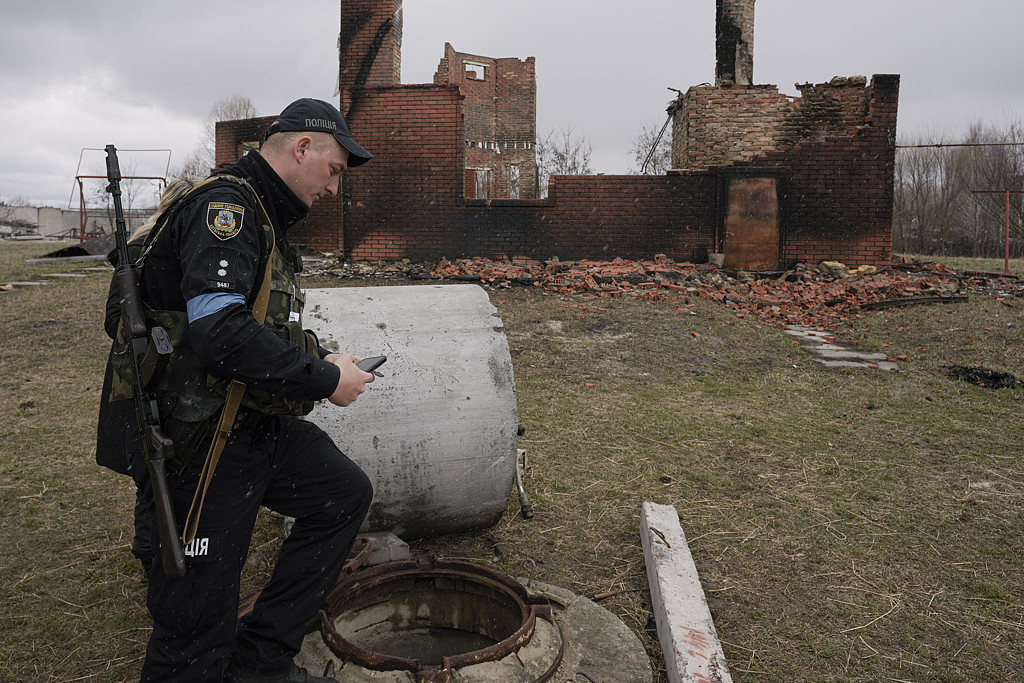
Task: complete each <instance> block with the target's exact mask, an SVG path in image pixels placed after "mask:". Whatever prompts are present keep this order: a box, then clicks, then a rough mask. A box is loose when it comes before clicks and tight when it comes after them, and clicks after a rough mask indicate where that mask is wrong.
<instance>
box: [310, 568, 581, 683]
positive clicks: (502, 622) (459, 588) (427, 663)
mask: <svg viewBox="0 0 1024 683" xmlns="http://www.w3.org/2000/svg"><path fill="white" fill-rule="evenodd" d="M320 634H321V636H322V637H323V641H324V643H325V644H326V646H327V648H328V649H329V650H330V653H331V654H333V655H334V657H333V658H331V660H332V661H329V662H328V663H327V665H326V666H325V669H326V673H327V674H328V675H335V676H338V677H339V678H340V679H341V680H360V677H358V676H359V675H358V673H357V670H358V668H362V669H365V670H368V672H369V671H372V672H393V673H394V674H395V675H396V676H395V677H389V678H386V679H385V680H395V681H417V682H424V683H426V682H430V683H447V682H449V681H460V680H471V679H472V677H473V673H474V672H473V671H472V669H473V668H474V667H478V666H480V665H486V664H487V663H497V662H502V660H505V662H504V664H505V665H506V666H507V665H508V664H509V662H508V660H509V656H510V655H513V654H514V655H516V656H515V657H514V658H512V659H514V660H515V662H516V663H517V664H518V666H519V668H520V669H521V671H520V672H518V673H519V674H521V675H514V678H506V679H505V680H522V681H545V680H548V679H549V678H550V677H551V676H552V675H553V674H554V673H555V671H556V670H557V668H558V665H559V663H560V662H561V659H562V649H563V643H562V637H561V634H560V633H559V627H558V625H557V624H556V623H555V621H554V619H553V618H552V610H551V605H550V603H549V602H548V600H547V598H545V597H543V596H539V595H531V594H530V593H529V591H527V590H526V588H525V587H524V586H523V585H522V584H520V583H518V582H517V581H515V580H514V579H512V578H510V577H508V576H505V575H503V574H500V573H498V572H495V571H492V570H490V569H488V568H486V567H481V566H478V565H474V564H470V563H468V562H442V561H436V560H434V559H432V558H429V557H420V558H417V559H415V560H409V561H407V562H393V563H389V564H384V565H379V566H378V567H374V568H371V569H367V570H363V571H359V572H357V573H355V574H353V575H352V576H350V577H348V578H347V579H345V580H343V581H342V582H341V583H339V584H338V585H337V586H335V588H334V590H333V591H331V594H330V595H329V596H328V598H327V601H326V602H325V606H324V610H323V611H322V612H321V613H320ZM335 659H336V660H337V661H334V660H335ZM339 662H340V666H339V665H338V663H339ZM332 664H333V665H334V666H332ZM342 668H343V669H344V674H345V675H344V676H341V672H340V671H339V670H338V669H342ZM483 668H487V667H486V666H484V667H483ZM331 669H335V670H334V671H332V670H331ZM353 669H357V670H353ZM368 672H367V673H368ZM467 676H469V678H467ZM373 679H375V680H380V677H379V675H378V676H374V677H373ZM494 680H499V679H494Z"/></svg>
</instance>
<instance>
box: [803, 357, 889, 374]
mask: <svg viewBox="0 0 1024 683" xmlns="http://www.w3.org/2000/svg"><path fill="white" fill-rule="evenodd" d="M814 360H816V361H818V362H819V363H821V364H822V365H824V366H825V367H828V368H870V369H872V370H875V369H877V370H890V371H893V372H896V371H899V369H900V366H899V365H897V364H896V363H892V362H890V361H878V362H875V361H854V360H825V359H823V358H815V359H814ZM872 366H874V367H872Z"/></svg>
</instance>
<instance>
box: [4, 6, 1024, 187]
mask: <svg viewBox="0 0 1024 683" xmlns="http://www.w3.org/2000/svg"><path fill="white" fill-rule="evenodd" d="M404 15H405V16H404V39H403V50H402V61H403V81H404V82H407V83H422V82H430V81H431V80H432V78H433V73H434V70H435V68H436V67H437V63H438V60H439V59H440V57H441V55H442V53H443V49H444V43H445V42H446V41H447V42H450V43H452V45H454V46H455V48H456V49H457V50H460V51H463V52H471V53H474V52H475V53H480V54H484V55H487V56H494V57H527V56H534V57H536V58H537V82H538V127H539V129H540V130H541V131H545V130H548V129H552V128H556V127H558V126H562V125H566V124H571V125H572V127H573V128H574V129H575V130H576V131H577V132H579V133H581V134H583V135H585V136H586V137H587V138H589V140H590V141H591V143H592V144H593V148H594V155H593V161H594V166H595V168H596V170H598V171H600V172H607V173H615V172H624V171H625V170H626V168H627V167H628V164H629V159H628V149H629V146H630V140H631V138H632V136H633V135H635V133H636V132H637V131H638V129H639V128H640V125H641V124H642V123H644V122H648V123H651V122H655V123H659V124H660V123H661V122H663V121H664V117H665V112H664V108H665V105H666V104H667V103H668V101H669V100H670V99H671V98H672V93H671V92H670V91H669V90H667V87H669V86H671V87H674V88H679V89H683V90H685V89H686V88H687V87H689V86H691V85H696V84H698V83H702V82H706V81H710V80H712V79H713V76H714V30H715V27H714V18H715V16H714V15H715V10H714V2H713V1H712V0H702V1H701V2H678V0H638V1H637V2H634V3H632V4H628V3H627V4H624V3H621V2H615V3H611V2H605V1H604V0H589V1H587V0H558V1H557V2H555V1H552V0H544V1H540V0H517V2H515V3H512V2H502V1H500V0H499V1H497V2H486V3H481V2H479V1H476V2H470V1H469V0H406V2H405V9H404ZM338 17H339V0H306V1H304V2H302V3H293V4H285V3H282V2H279V0H248V1H243V0H221V1H220V2H209V1H206V2H198V1H196V0H183V1H181V2H176V3H149V2H138V1H130V0H101V1H96V2H74V3H68V2H57V1H55V0H13V1H11V0H8V1H7V2H5V3H4V12H3V21H2V23H0V98H2V101H3V106H2V107H0V127H2V130H4V131H5V140H7V141H8V142H7V144H6V145H5V153H4V155H3V156H2V157H0V195H3V196H5V197H13V196H23V197H27V198H29V199H33V200H37V201H43V202H49V203H56V204H62V203H64V204H66V203H67V197H68V195H69V193H70V191H71V189H72V185H73V182H74V174H75V168H76V166H77V163H78V158H79V155H80V153H81V149H82V148H83V147H102V146H103V145H104V144H107V143H111V142H112V143H114V144H117V145H118V146H119V147H123V148H171V150H172V154H173V157H174V158H175V159H178V160H180V159H181V158H183V157H184V155H186V154H187V153H188V152H190V151H191V149H192V148H193V147H194V146H195V144H196V143H197V141H198V132H199V124H200V122H201V121H202V119H203V117H204V116H205V115H206V113H207V111H209V108H210V106H211V105H212V104H213V102H215V101H216V100H217V99H219V98H221V97H225V96H230V95H232V94H240V95H244V96H247V97H249V98H250V99H251V100H252V101H253V102H254V104H255V105H256V107H257V108H258V109H259V110H260V111H261V112H263V113H265V114H268V115H269V114H273V113H276V112H277V111H279V110H280V109H281V107H283V106H284V105H285V104H287V103H288V102H289V101H291V100H292V99H294V98H295V97H300V96H313V97H319V98H322V99H328V100H333V99H334V87H335V79H336V75H337V52H336V48H335V45H336V40H337V34H338ZM756 22H757V23H756V30H755V40H754V47H755V53H754V76H755V80H756V81H757V82H759V83H775V84H778V85H779V87H780V89H781V90H782V91H783V92H787V93H790V94H795V93H796V91H795V89H794V88H793V83H795V82H801V83H803V82H808V81H809V82H821V81H825V80H828V79H829V78H831V77H832V76H834V75H854V74H863V75H867V76H870V75H871V74H872V73H900V74H901V75H902V85H901V98H900V123H899V125H900V132H901V134H904V133H907V132H911V131H920V130H941V131H944V132H946V133H948V134H950V135H956V134H958V133H959V132H960V131H962V130H963V129H964V128H965V127H966V126H967V125H968V124H969V123H970V122H971V121H972V120H975V119H978V118H986V119H993V120H995V121H998V122H1001V121H1003V120H1004V119H1005V117H1006V116H1007V112H1009V115H1011V116H1021V115H1022V114H1024V92H1022V90H1021V88H1020V84H1021V83H1022V82H1024V73H1022V71H1024V63H1022V61H1021V60H1020V59H1019V48H1018V47H1017V45H1018V43H1019V39H1018V37H1017V34H1018V32H1019V27H1020V26H1022V25H1024V5H1021V4H1018V3H1015V2H1010V1H1009V0H999V1H997V0H976V1H975V2H973V3H962V2H953V1H952V0H899V1H897V0H862V1H861V2H859V3H857V4H856V5H853V4H849V3H838V2H824V1H822V0H761V2H759V3H758V8H757V17H756ZM146 163H148V162H146Z"/></svg>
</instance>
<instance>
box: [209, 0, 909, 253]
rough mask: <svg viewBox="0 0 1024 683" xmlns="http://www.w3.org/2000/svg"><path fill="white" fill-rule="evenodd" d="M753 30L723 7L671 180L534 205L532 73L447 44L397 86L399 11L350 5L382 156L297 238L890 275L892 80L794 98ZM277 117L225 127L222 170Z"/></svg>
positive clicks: (743, 16) (366, 2) (679, 117)
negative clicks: (762, 74) (764, 59)
mask: <svg viewBox="0 0 1024 683" xmlns="http://www.w3.org/2000/svg"><path fill="white" fill-rule="evenodd" d="M753 26H754V0H718V15H717V22H716V31H717V33H716V35H717V40H716V50H715V51H716V69H715V84H714V85H713V86H708V85H703V86H695V87H692V88H690V89H689V90H688V91H687V92H686V93H684V94H682V95H680V96H679V98H677V99H676V101H674V102H673V103H672V104H671V105H670V107H669V113H670V115H671V116H672V120H673V126H672V129H673V137H672V165H673V170H671V171H669V172H668V174H666V175H661V176H629V175H601V176H556V177H554V178H552V179H551V182H550V185H549V194H548V197H547V198H545V199H538V198H537V194H536V192H537V164H536V156H535V150H534V146H535V143H536V77H535V65H534V59H533V58H532V57H530V58H527V59H525V60H521V59H518V58H501V59H495V58H490V57H484V56H480V55H470V54H466V53H461V52H457V51H456V50H455V49H454V48H453V47H452V46H451V45H449V44H445V46H444V54H443V56H442V57H441V60H440V63H439V65H438V67H437V71H436V73H435V75H434V82H433V83H429V84H414V85H408V84H401V83H400V72H401V42H402V40H401V39H402V2H401V0H345V2H343V3H342V4H341V37H340V50H339V89H340V92H341V97H340V102H339V104H340V107H341V109H342V111H343V112H347V117H348V120H349V123H350V126H351V128H352V130H353V132H354V134H355V136H356V138H357V139H358V140H359V141H360V142H361V143H362V144H363V145H364V146H365V147H366V148H367V149H369V150H370V151H371V152H373V153H374V155H375V158H374V160H373V161H372V162H371V163H369V164H366V165H365V166H362V167H360V168H359V169H358V171H355V172H352V173H346V174H345V178H344V180H343V191H342V194H341V196H340V197H338V198H335V199H333V200H330V201H328V200H322V201H321V202H320V203H318V204H317V205H315V206H314V210H313V213H312V214H311V216H310V219H309V220H308V221H307V223H306V225H305V226H304V227H303V228H302V229H301V230H300V231H299V232H298V234H297V235H296V241H298V242H302V243H305V244H307V245H309V246H312V247H316V248H320V249H325V250H331V251H342V252H343V253H344V254H345V255H346V256H349V257H351V258H353V259H397V258H410V259H413V260H433V259H438V258H441V257H448V258H456V257H469V256H489V257H502V256H510V257H511V256H520V255H522V256H529V257H533V258H539V259H547V258H550V257H552V256H558V257H559V258H561V259H563V260H564V259H579V258H592V259H602V258H613V257H616V256H621V257H624V258H650V257H651V256H653V255H654V254H656V253H664V254H666V255H668V256H670V257H671V258H674V259H677V260H694V261H704V260H706V259H707V258H708V254H709V253H711V252H721V253H724V254H725V261H726V266H727V267H737V268H751V269H758V270H773V269H776V268H780V267H784V266H786V265H788V264H790V263H793V262H796V261H820V260H825V259H834V260H840V261H844V262H846V263H848V264H850V265H861V264H874V265H879V264H883V263H887V262H888V261H889V260H890V258H891V253H892V188H893V169H894V158H895V135H896V108H897V100H898V95H899V76H896V75H876V76H874V77H873V78H872V79H871V80H870V82H869V81H868V80H867V79H864V78H861V77H853V78H835V79H832V81H831V82H829V83H825V84H817V85H810V84H806V85H803V86H799V89H800V92H801V95H800V97H796V98H794V97H789V96H786V95H784V94H781V93H779V91H778V89H777V88H776V87H775V86H772V85H755V84H753ZM272 121H273V118H272V117H268V118H261V119H252V120H245V121H228V122H221V123H219V124H218V126H217V161H218V163H224V162H230V161H233V160H234V159H236V158H237V157H238V156H239V155H240V154H241V153H242V152H243V150H244V148H245V147H246V146H247V145H248V144H252V143H253V142H254V141H256V140H260V139H262V133H263V131H264V130H265V129H266V127H267V126H269V125H270V123H271V122H272Z"/></svg>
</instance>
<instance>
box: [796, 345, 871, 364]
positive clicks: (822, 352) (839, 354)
mask: <svg viewBox="0 0 1024 683" xmlns="http://www.w3.org/2000/svg"><path fill="white" fill-rule="evenodd" d="M811 351H812V352H814V353H816V354H818V355H819V356H821V357H822V358H825V359H827V360H837V359H840V358H850V359H857V360H863V361H869V362H872V363H873V362H875V361H878V360H885V359H886V358H888V356H886V355H885V354H884V353H872V352H870V351H854V350H852V349H844V348H842V347H837V348H834V349H825V348H821V347H818V348H816V349H811Z"/></svg>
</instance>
